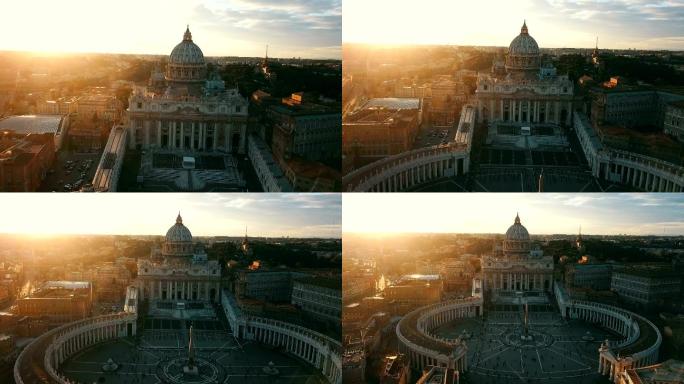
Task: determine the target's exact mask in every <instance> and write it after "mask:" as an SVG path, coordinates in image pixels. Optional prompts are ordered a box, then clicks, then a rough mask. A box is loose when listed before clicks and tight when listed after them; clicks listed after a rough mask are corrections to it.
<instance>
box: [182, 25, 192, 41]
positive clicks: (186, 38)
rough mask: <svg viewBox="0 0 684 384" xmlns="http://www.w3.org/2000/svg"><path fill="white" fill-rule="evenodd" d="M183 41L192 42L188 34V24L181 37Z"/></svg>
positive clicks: (190, 34) (190, 35)
mask: <svg viewBox="0 0 684 384" xmlns="http://www.w3.org/2000/svg"><path fill="white" fill-rule="evenodd" d="M183 41H192V33H190V24H188V26H187V27H186V28H185V34H184V35H183Z"/></svg>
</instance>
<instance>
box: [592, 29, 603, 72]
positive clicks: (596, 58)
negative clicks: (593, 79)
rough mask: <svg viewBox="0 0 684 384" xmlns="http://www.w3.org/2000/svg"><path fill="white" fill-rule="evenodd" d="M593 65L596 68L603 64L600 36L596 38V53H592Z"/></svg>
mask: <svg viewBox="0 0 684 384" xmlns="http://www.w3.org/2000/svg"><path fill="white" fill-rule="evenodd" d="M591 63H592V64H594V66H595V67H598V66H599V65H600V64H601V60H600V58H599V49H598V36H596V47H595V48H594V52H592V53H591Z"/></svg>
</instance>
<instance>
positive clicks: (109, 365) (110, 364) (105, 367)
mask: <svg viewBox="0 0 684 384" xmlns="http://www.w3.org/2000/svg"><path fill="white" fill-rule="evenodd" d="M117 369H119V364H117V363H115V362H114V360H112V358H111V357H110V358H109V359H107V362H106V363H104V364H102V371H103V372H114V371H116V370H117Z"/></svg>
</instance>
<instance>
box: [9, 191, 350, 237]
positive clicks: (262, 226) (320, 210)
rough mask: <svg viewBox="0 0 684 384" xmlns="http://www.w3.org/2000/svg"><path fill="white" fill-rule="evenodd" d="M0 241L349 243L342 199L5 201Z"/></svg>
mask: <svg viewBox="0 0 684 384" xmlns="http://www.w3.org/2000/svg"><path fill="white" fill-rule="evenodd" d="M0 201H2V220H0V233H25V234H38V235H43V234H121V235H125V234H144V235H164V234H166V230H167V229H169V227H170V226H171V225H173V224H174V223H175V221H176V215H177V214H178V211H180V212H181V216H182V217H183V224H185V225H186V226H187V227H188V228H189V229H190V231H191V232H192V234H193V235H196V236H216V235H219V236H242V235H243V234H244V232H245V226H248V231H249V235H250V236H266V237H280V236H290V237H335V238H339V237H341V226H340V224H341V204H342V202H341V198H340V195H339V194H312V193H306V194H295V193H285V194H276V193H239V194H231V193H223V194H210V193H196V194H187V193H185V194H184V193H159V194H142V193H141V194H136V193H109V194H101V193H52V194H46V193H25V194H24V193H19V194H11V193H5V194H2V195H0Z"/></svg>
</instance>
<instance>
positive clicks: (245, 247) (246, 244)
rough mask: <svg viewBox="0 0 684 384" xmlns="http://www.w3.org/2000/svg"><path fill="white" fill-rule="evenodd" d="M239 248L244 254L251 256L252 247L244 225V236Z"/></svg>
mask: <svg viewBox="0 0 684 384" xmlns="http://www.w3.org/2000/svg"><path fill="white" fill-rule="evenodd" d="M240 250H241V251H242V253H243V254H244V255H247V256H251V255H252V248H251V247H250V246H249V238H248V237H247V226H246V225H245V237H244V238H243V239H242V244H240Z"/></svg>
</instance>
